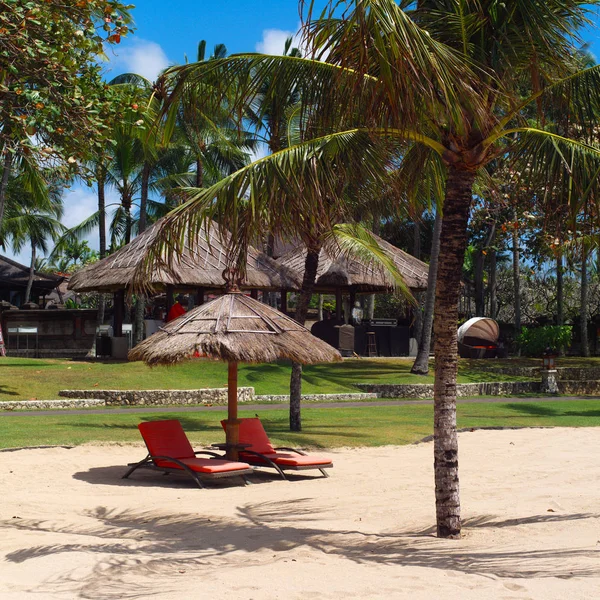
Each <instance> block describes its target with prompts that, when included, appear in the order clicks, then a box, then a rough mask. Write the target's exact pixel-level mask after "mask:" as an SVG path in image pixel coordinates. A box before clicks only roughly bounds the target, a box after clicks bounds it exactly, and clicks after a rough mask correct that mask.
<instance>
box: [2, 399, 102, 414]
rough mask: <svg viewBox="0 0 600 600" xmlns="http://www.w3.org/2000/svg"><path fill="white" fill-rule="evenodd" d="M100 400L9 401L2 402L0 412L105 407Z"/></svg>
mask: <svg viewBox="0 0 600 600" xmlns="http://www.w3.org/2000/svg"><path fill="white" fill-rule="evenodd" d="M105 405H106V403H105V402H104V400H100V399H98V398H75V399H69V400H7V401H6V402H0V410H10V411H12V410H56V409H67V408H92V407H101V406H105Z"/></svg>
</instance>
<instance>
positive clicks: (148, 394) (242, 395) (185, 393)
mask: <svg viewBox="0 0 600 600" xmlns="http://www.w3.org/2000/svg"><path fill="white" fill-rule="evenodd" d="M58 395H59V396H61V397H63V398H100V399H101V400H102V401H103V402H105V403H106V405H107V406H148V405H165V406H166V405H171V404H172V405H181V404H227V388H206V389H199V390H61V391H60V392H58ZM253 400H254V388H252V387H241V388H238V401H239V402H252V401H253Z"/></svg>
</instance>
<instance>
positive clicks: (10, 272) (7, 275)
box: [0, 256, 64, 291]
mask: <svg viewBox="0 0 600 600" xmlns="http://www.w3.org/2000/svg"><path fill="white" fill-rule="evenodd" d="M63 279H64V277H61V276H60V275H47V274H46V273H38V272H37V271H36V272H35V274H34V277H33V288H34V289H35V290H40V291H44V290H48V291H50V290H53V289H54V288H55V287H56V286H57V285H59V284H60V283H61V282H62V280H63ZM28 280H29V267H26V266H25V265H22V264H20V263H18V262H16V261H14V260H12V259H10V258H7V257H6V256H0V287H2V288H5V289H6V288H10V289H13V290H17V289H24V288H26V287H27V281H28Z"/></svg>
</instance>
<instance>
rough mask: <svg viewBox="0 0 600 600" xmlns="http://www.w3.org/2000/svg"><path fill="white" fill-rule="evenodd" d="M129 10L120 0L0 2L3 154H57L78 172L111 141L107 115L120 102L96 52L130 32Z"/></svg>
mask: <svg viewBox="0 0 600 600" xmlns="http://www.w3.org/2000/svg"><path fill="white" fill-rule="evenodd" d="M130 8H131V6H128V5H125V4H122V3H121V2H117V1H116V0H85V1H84V2H75V1H72V0H71V1H69V2H64V0H44V1H41V0H31V1H23V0H2V1H0V93H1V94H2V104H1V107H0V122H1V123H2V128H1V129H0V148H2V149H3V150H4V152H11V153H16V154H25V155H31V154H38V155H41V156H42V157H43V158H44V159H46V160H47V159H50V158H55V159H58V161H59V163H60V165H61V166H62V167H64V168H65V169H67V170H70V171H72V170H74V169H75V168H76V167H77V165H78V164H81V163H80V160H81V159H82V158H83V157H85V156H87V155H88V154H89V152H90V151H91V150H92V149H93V148H94V147H97V148H102V147H103V146H104V145H105V144H106V139H107V135H108V133H109V132H108V131H107V125H106V119H107V116H108V115H110V114H114V113H118V112H119V107H118V106H117V105H115V103H114V102H113V95H112V94H111V92H110V90H109V89H108V87H107V86H106V84H105V82H104V81H103V80H102V75H101V67H100V65H99V64H98V57H99V56H102V55H103V54H104V46H105V44H115V43H119V42H120V40H121V37H122V36H124V35H126V34H127V33H128V30H129V29H128V27H129V26H128V24H129V21H130V17H129V14H128V11H129V9H130ZM34 135H35V142H34V140H33V138H32V136H34Z"/></svg>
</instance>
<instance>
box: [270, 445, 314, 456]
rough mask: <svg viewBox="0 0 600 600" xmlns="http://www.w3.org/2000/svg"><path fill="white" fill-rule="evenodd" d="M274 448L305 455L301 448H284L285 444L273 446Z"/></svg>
mask: <svg viewBox="0 0 600 600" xmlns="http://www.w3.org/2000/svg"><path fill="white" fill-rule="evenodd" d="M275 450H285V451H286V452H295V453H296V454H301V455H302V456H307V454H306V452H303V451H302V450H298V448H286V447H285V446H281V447H280V448H275Z"/></svg>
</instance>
